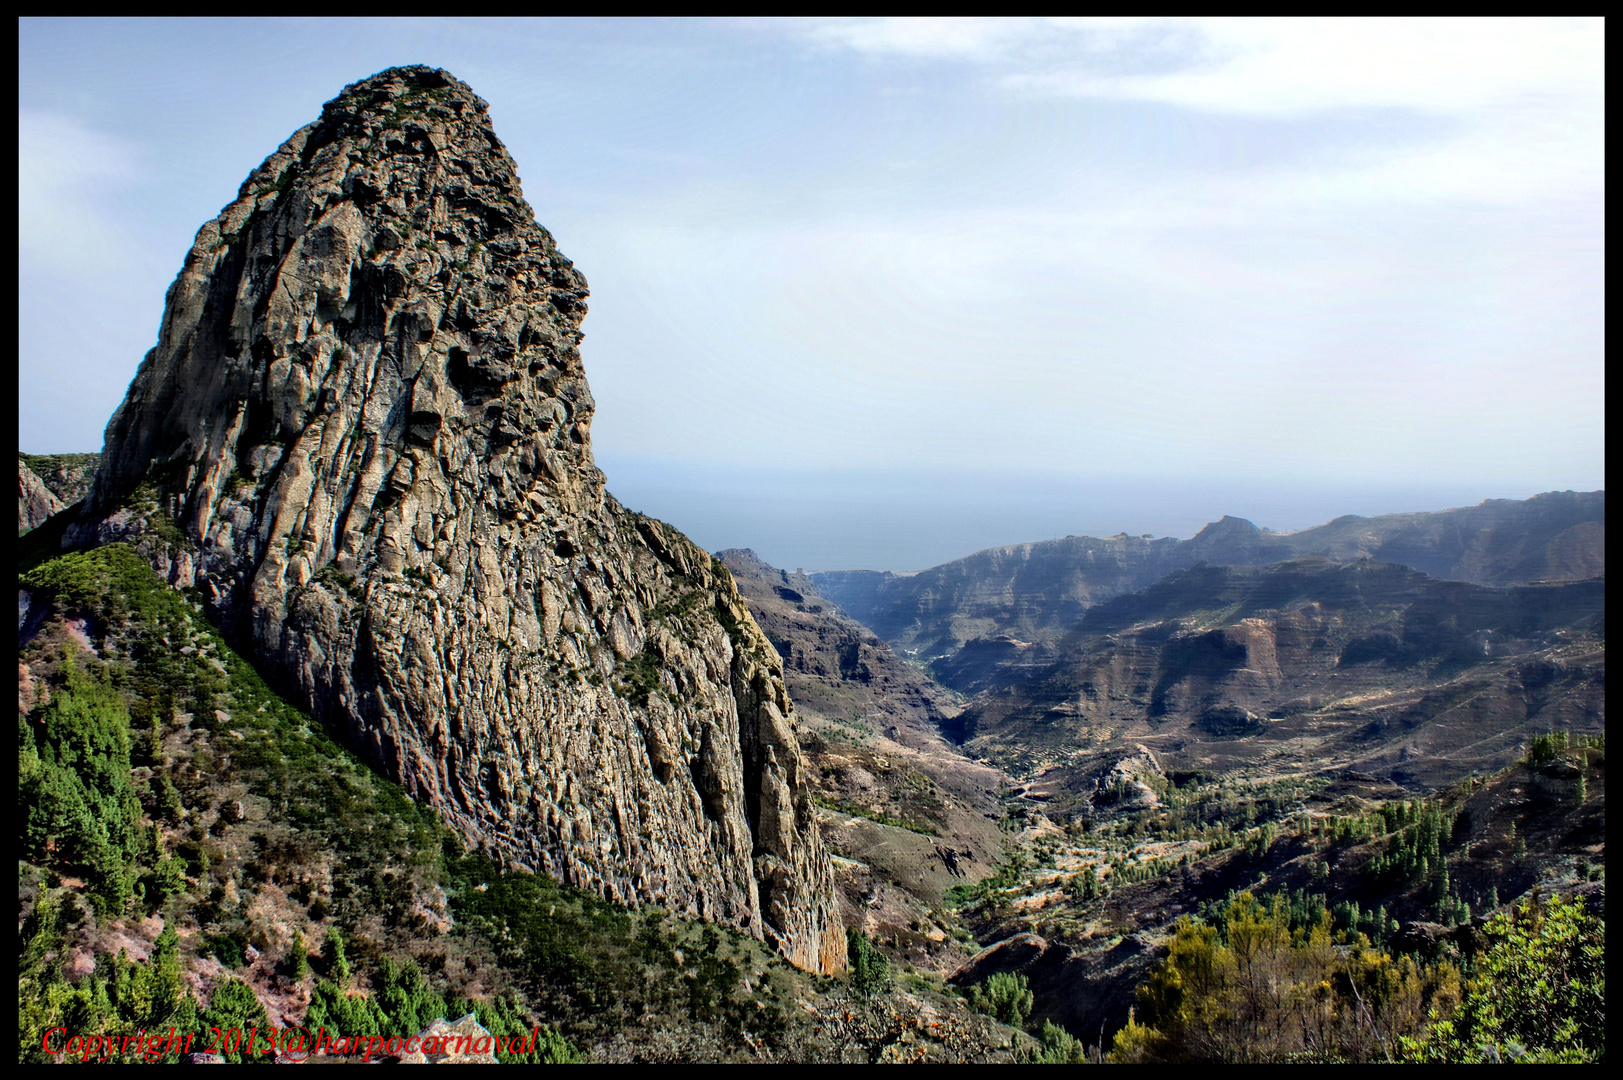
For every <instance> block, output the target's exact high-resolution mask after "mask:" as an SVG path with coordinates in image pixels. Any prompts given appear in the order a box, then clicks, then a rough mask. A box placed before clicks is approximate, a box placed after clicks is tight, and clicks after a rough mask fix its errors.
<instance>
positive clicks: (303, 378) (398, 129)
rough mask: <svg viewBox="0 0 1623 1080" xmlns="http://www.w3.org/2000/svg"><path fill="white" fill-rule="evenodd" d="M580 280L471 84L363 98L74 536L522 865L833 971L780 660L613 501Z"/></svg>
mask: <svg viewBox="0 0 1623 1080" xmlns="http://www.w3.org/2000/svg"><path fill="white" fill-rule="evenodd" d="M586 295H587V289H586V281H585V279H584V278H583V277H582V276H581V274H580V273H579V272H578V271H576V270H575V268H574V266H573V265H572V264H571V262H570V261H569V260H568V259H566V258H564V256H563V255H562V254H561V253H560V252H559V251H558V248H557V245H556V244H555V243H554V242H553V238H552V237H551V235H549V234H548V233H547V231H546V230H545V229H543V228H541V227H540V226H539V225H538V224H536V222H535V218H534V213H533V211H532V210H531V208H530V206H529V204H528V203H526V202H525V201H524V198H523V195H522V193H521V191H520V187H519V180H518V176H517V174H516V169H515V166H514V163H513V160H512V158H511V157H509V156H508V154H507V151H506V150H505V149H504V148H503V146H502V144H501V141H500V140H499V139H498V138H497V137H496V134H495V132H494V130H493V129H492V127H491V123H490V119H489V116H488V114H487V111H486V105H485V103H484V102H483V101H482V100H480V99H479V98H478V97H477V96H476V95H475V94H474V93H473V91H472V90H471V89H469V87H468V86H466V85H465V84H464V83H462V82H460V81H458V80H457V79H455V78H453V77H451V76H450V75H448V74H447V73H445V72H443V71H438V70H434V69H430V68H426V67H409V68H394V69H390V70H388V71H384V72H382V73H380V74H378V75H375V76H373V77H371V78H369V79H366V80H363V81H362V82H359V83H356V84H354V85H352V86H350V87H347V88H346V89H345V90H344V91H343V93H342V94H340V95H339V96H338V97H337V98H335V99H334V100H333V101H331V102H329V103H328V104H327V105H326V107H325V108H324V109H323V112H322V115H321V118H320V119H319V120H317V121H316V122H314V123H312V124H310V125H309V126H307V127H304V128H302V129H300V130H299V131H297V132H295V133H294V134H293V136H292V137H291V138H289V139H288V140H287V142H286V143H284V144H283V145H282V147H281V148H280V149H278V150H277V151H276V152H275V153H274V154H272V155H271V156H270V157H269V158H267V159H266V160H265V162H264V164H262V165H261V166H260V167H259V168H257V169H256V170H254V172H253V173H252V174H251V175H250V176H249V177H248V179H247V181H246V182H245V183H244V184H243V185H242V188H241V190H240V191H239V193H238V196H237V198H236V199H235V200H234V201H233V202H232V203H231V204H230V205H229V206H227V207H226V208H225V209H224V210H223V211H222V212H221V213H220V215H219V216H218V217H217V218H216V219H214V220H213V221H210V222H208V223H207V224H205V225H204V226H203V227H202V229H201V230H200V231H199V232H198V234H197V240H196V243H195V244H194V245H193V247H192V249H191V251H190V253H189V254H188V255H187V257H186V262H185V265H184V267H183V269H182V270H181V273H180V276H179V277H178V278H177V279H176V281H175V283H174V285H173V286H171V288H170V290H169V294H168V303H167V306H166V308H165V311H164V316H163V323H162V327H161V330H160V332H159V338H158V344H157V347H156V348H154V349H153V350H152V351H151V352H150V353H148V355H147V357H146V359H145V360H144V361H143V362H142V364H141V367H140V370H139V372H138V373H137V375H136V378H135V381H134V382H133V383H132V384H131V386H130V389H129V392H128V395H127V396H126V398H125V400H124V403H123V404H122V405H121V406H120V407H119V409H118V411H117V412H116V413H115V414H114V416H113V418H112V421H111V422H110V423H109V425H108V428H107V439H106V447H105V452H104V455H103V459H102V460H103V466H102V468H101V469H100V471H99V472H98V474H97V477H96V482H95V485H94V488H93V489H92V491H91V494H90V496H89V499H88V506H87V509H86V511H85V513H84V514H83V515H82V517H81V518H80V520H79V523H78V524H77V525H76V526H75V527H74V528H73V529H72V530H70V533H69V536H68V540H67V542H68V543H92V542H105V541H109V540H115V539H121V538H122V539H127V540H130V541H133V542H135V543H136V544H137V546H138V548H139V549H140V550H142V551H144V552H146V553H147V554H148V555H149V556H150V557H151V559H152V561H153V563H154V565H155V566H157V567H158V569H159V570H160V572H162V573H164V574H166V575H168V577H169V579H170V580H171V581H172V582H173V583H175V584H177V585H182V586H195V587H196V588H197V589H198V591H199V595H201V596H202V597H203V598H204V601H205V603H206V605H207V609H208V612H209V614H210V617H211V618H212V619H214V620H215V621H216V622H217V623H218V624H219V625H221V626H222V627H223V628H224V629H225V631H226V632H227V633H228V634H229V635H231V636H232V637H233V638H234V639H235V640H236V642H237V643H238V644H240V645H241V646H242V647H243V648H245V649H246V650H248V651H249V652H250V654H251V655H253V656H254V657H255V658H256V660H257V661H258V662H259V663H260V664H261V665H262V667H263V668H264V669H265V670H267V671H268V673H269V674H270V675H271V676H272V677H273V678H274V679H276V680H277V681H278V682H279V683H280V684H281V688H282V689H283V690H284V691H285V692H287V693H289V694H290V695H291V696H292V697H293V698H294V699H295V700H299V701H302V702H303V703H304V704H305V705H307V706H308V707H310V708H311V709H312V711H314V712H315V713H316V714H317V715H319V716H320V717H322V718H323V719H324V720H326V721H327V722H328V723H330V724H331V725H333V726H334V727H335V728H337V729H339V730H340V731H341V732H342V733H343V734H344V735H345V736H346V737H347V739H348V740H349V742H350V744H351V745H352V746H354V747H356V748H357V749H358V750H360V751H361V752H362V753H364V754H365V755H367V756H368V757H369V758H370V759H371V760H372V761H373V762H374V763H375V764H376V765H377V766H378V767H380V768H381V769H383V770H384V771H385V772H387V773H388V774H390V775H392V776H394V777H396V778H398V779H399V780H400V782H401V783H403V784H404V785H405V786H406V787H407V789H408V790H409V791H410V792H411V793H412V794H413V795H414V796H415V797H417V798H420V799H426V800H428V801H429V802H430V803H432V804H433V805H434V806H435V807H436V808H437V809H438V810H439V812H440V813H441V814H442V815H443V817H444V819H445V820H446V821H447V822H449V823H450V824H451V825H452V826H453V827H455V828H456V829H457V830H458V831H460V832H461V833H462V834H463V836H465V837H466V838H467V839H468V840H469V841H470V842H472V843H476V844H479V845H481V846H483V847H484V848H485V849H487V850H488V851H490V852H492V853H493V854H494V855H496V856H498V857H500V858H501V859H503V860H504V861H506V862H508V863H509V864H516V865H519V866H524V867H528V868H531V869H534V870H537V871H541V872H546V873H550V874H552V875H555V876H557V877H559V878H561V879H563V880H565V881H568V882H571V883H573V884H576V885H579V886H582V887H585V888H589V889H592V890H594V891H596V892H598V893H600V894H602V895H604V896H606V897H609V898H611V899H614V900H618V901H626V902H631V901H645V900H646V901H658V902H660V903H662V904H666V905H669V906H671V907H673V908H675V909H676V910H678V911H683V912H688V913H692V914H695V915H700V916H703V917H705V918H710V919H714V920H716V921H719V922H723V923H727V924H730V925H733V926H736V927H738V928H740V929H742V930H744V931H745V932H747V933H750V934H753V935H755V936H757V937H761V938H763V939H765V940H767V941H769V942H772V943H773V944H774V945H776V947H777V948H779V949H780V950H781V951H782V952H783V953H784V954H785V955H786V956H787V957H789V958H790V959H791V960H792V961H794V962H795V963H797V964H799V965H801V966H802V967H805V968H808V969H810V970H814V971H830V970H837V969H839V968H841V967H843V965H844V936H843V931H842V929H841V926H840V922H839V914H838V908H837V902H836V898H835V894H834V886H833V876H832V870H831V867H830V863H829V859H828V857H827V855H826V854H825V852H824V849H823V847H822V843H821V841H820V839H819V837H818V832H817V828H816V825H815V822H814V818H813V811H812V806H811V804H810V801H809V799H808V797H807V794H806V788H805V785H804V783H803V781H802V777H801V770H802V763H801V757H800V752H799V749H798V746H797V742H796V738H795V730H794V718H793V716H792V713H791V707H790V703H789V698H788V695H787V694H786V692H785V690H784V684H783V678H782V665H781V662H780V661H779V660H778V658H777V656H776V655H775V654H774V652H773V651H772V648H771V646H770V644H769V643H768V641H767V639H766V637H765V636H764V635H763V634H762V633H761V631H760V630H759V628H758V627H757V626H756V624H755V623H754V621H753V620H752V619H751V618H750V615H749V613H748V611H747V610H746V609H745V607H744V604H743V602H742V600H741V599H740V597H739V594H738V592H737V589H736V588H735V586H734V584H733V581H732V578H731V576H730V575H729V574H728V573H727V571H726V569H725V568H724V567H723V566H722V565H721V564H720V563H719V562H716V561H714V560H712V558H711V557H710V556H709V555H708V554H707V553H706V552H704V551H703V550H701V549H700V548H698V547H697V546H696V545H694V544H693V543H692V542H691V541H689V540H688V539H687V538H686V537H684V536H682V535H681V534H680V533H678V532H677V531H676V530H674V529H672V528H670V527H669V526H666V525H663V524H661V523H660V522H657V521H654V520H652V519H649V518H646V517H643V516H642V515H639V514H636V513H633V512H631V511H629V510H627V509H625V508H624V507H622V506H621V505H620V504H619V503H618V502H616V501H615V500H614V499H613V498H612V497H611V496H610V495H609V494H608V493H607V492H606V491H605V489H604V481H603V475H602V473H601V472H600V471H599V470H598V469H597V467H596V466H595V465H594V464H593V461H592V453H591V442H590V424H591V419H592V414H593V410H594V407H595V406H594V402H593V400H592V395H591V392H590V391H589V390H588V388H587V385H586V378H585V373H584V370H583V368H582V363H581V357H580V352H579V349H578V346H579V344H580V341H581V332H580V324H581V320H582V318H583V316H584V315H585V311H586ZM695 422H696V423H698V422H703V418H697V417H696V418H695Z"/></svg>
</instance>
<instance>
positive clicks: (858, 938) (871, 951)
mask: <svg viewBox="0 0 1623 1080" xmlns="http://www.w3.org/2000/svg"><path fill="white" fill-rule="evenodd" d="M845 957H846V962H847V963H848V964H849V966H850V971H851V989H852V990H854V991H855V992H856V993H858V994H860V995H861V996H863V997H872V996H873V995H874V994H878V993H882V992H883V991H885V990H888V989H889V988H890V961H889V960H886V959H885V955H884V954H883V953H881V952H880V951H879V950H878V949H876V948H874V945H873V942H871V941H869V940H868V938H867V936H866V935H865V934H863V933H862V931H860V930H858V929H856V928H855V927H847V928H846V931H845Z"/></svg>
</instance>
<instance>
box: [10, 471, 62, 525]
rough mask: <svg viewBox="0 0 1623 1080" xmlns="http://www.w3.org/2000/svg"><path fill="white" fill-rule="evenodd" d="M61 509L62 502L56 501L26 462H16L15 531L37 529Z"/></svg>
mask: <svg viewBox="0 0 1623 1080" xmlns="http://www.w3.org/2000/svg"><path fill="white" fill-rule="evenodd" d="M62 509H63V507H62V500H61V499H58V498H57V497H56V495H55V493H54V492H52V491H51V489H50V488H48V487H46V486H45V482H44V481H43V480H41V479H40V478H39V477H38V476H36V475H35V474H34V470H33V469H30V468H29V467H28V462H26V461H18V462H17V531H18V532H27V531H28V530H29V529H33V528H38V527H39V526H40V525H42V524H44V523H45V520H46V519H47V518H49V517H50V516H51V515H52V514H55V513H58V512H60V511H61V510H62Z"/></svg>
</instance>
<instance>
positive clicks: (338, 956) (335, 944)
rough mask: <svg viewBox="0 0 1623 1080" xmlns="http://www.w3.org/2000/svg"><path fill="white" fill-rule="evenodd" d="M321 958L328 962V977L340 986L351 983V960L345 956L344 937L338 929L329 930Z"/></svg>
mask: <svg viewBox="0 0 1623 1080" xmlns="http://www.w3.org/2000/svg"><path fill="white" fill-rule="evenodd" d="M321 957H322V959H323V960H325V961H326V962H327V977H328V978H330V979H332V981H333V982H335V983H337V984H338V985H339V986H343V985H344V984H345V983H347V982H348V981H349V958H348V957H346V956H345V955H344V935H343V934H341V933H339V931H338V927H336V926H329V927H328V928H327V939H326V940H325V941H324V942H322V945H321Z"/></svg>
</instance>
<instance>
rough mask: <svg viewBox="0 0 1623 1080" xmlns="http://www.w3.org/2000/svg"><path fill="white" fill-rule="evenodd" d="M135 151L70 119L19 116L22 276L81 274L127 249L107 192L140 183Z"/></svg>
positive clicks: (42, 114) (24, 112)
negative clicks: (41, 272)
mask: <svg viewBox="0 0 1623 1080" xmlns="http://www.w3.org/2000/svg"><path fill="white" fill-rule="evenodd" d="M139 163H140V155H139V152H138V150H137V148H136V147H135V145H134V144H132V143H129V142H126V141H125V140H123V139H120V138H117V137H116V136H112V135H107V134H105V133H103V132H99V131H95V130H93V129H91V128H90V127H87V126H86V125H85V124H84V123H82V122H81V121H79V120H77V119H75V118H74V117H71V116H63V115H60V114H57V113H46V112H35V111H31V110H27V109H23V110H19V112H18V115H17V231H18V249H19V255H20V258H21V262H22V268H23V271H24V272H25V273H27V272H28V271H29V270H44V271H50V272H55V273H60V274H73V275H82V274H84V273H85V272H86V270H87V269H89V268H91V267H93V266H95V265H104V266H105V265H115V264H117V263H118V262H119V261H120V260H119V259H118V255H119V254H120V252H127V250H128V249H129V247H130V243H129V240H128V238H127V234H126V232H125V230H124V229H123V228H122V227H121V226H120V225H119V224H118V222H117V220H116V218H114V217H113V215H111V214H109V213H108V212H107V197H106V192H107V189H108V188H109V187H112V186H122V185H125V184H128V183H130V182H131V181H133V180H135V179H137V178H138V177H139V176H140V173H141V169H140V164H139Z"/></svg>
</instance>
